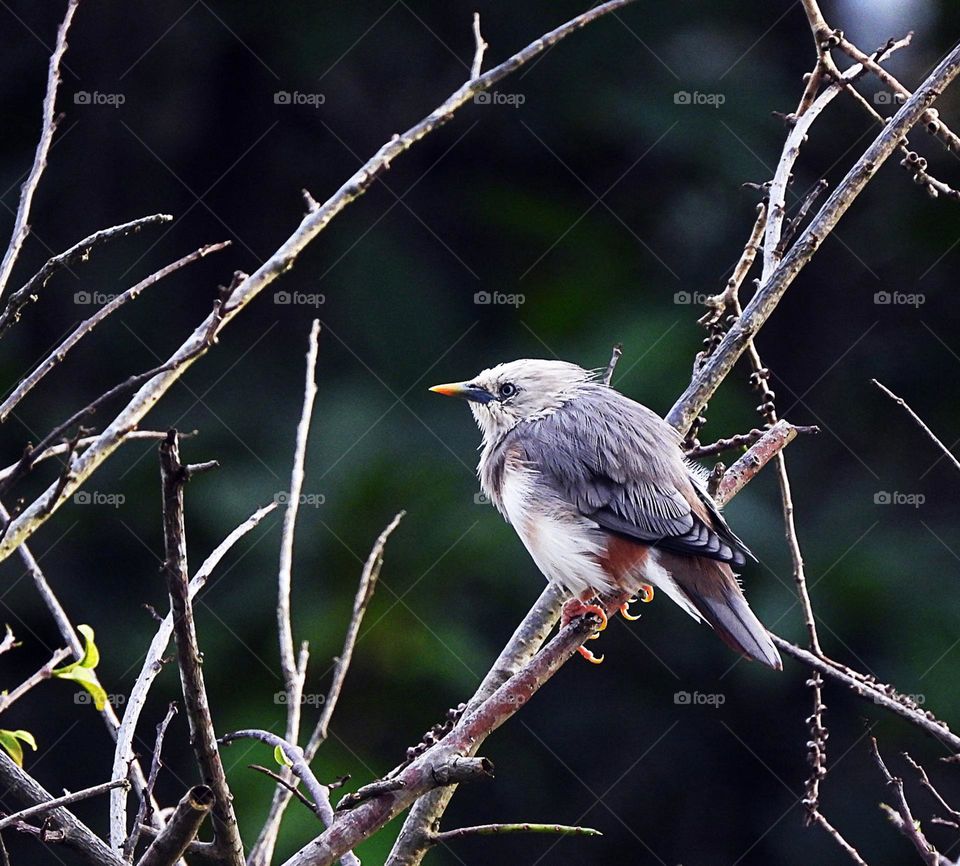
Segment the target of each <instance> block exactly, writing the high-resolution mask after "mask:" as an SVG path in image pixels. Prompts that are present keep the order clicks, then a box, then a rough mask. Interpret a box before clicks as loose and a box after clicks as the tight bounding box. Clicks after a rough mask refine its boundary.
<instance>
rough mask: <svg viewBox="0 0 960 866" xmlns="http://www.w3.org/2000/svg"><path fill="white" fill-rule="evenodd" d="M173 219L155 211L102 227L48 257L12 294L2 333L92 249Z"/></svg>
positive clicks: (2, 319) (2, 320)
mask: <svg viewBox="0 0 960 866" xmlns="http://www.w3.org/2000/svg"><path fill="white" fill-rule="evenodd" d="M171 220H173V217H172V216H171V215H170V214H164V213H158V214H153V216H146V217H140V219H136V220H131V221H130V222H128V223H123V224H121V225H116V226H112V227H111V228H108V229H100V231H97V232H94V233H93V234H92V235H90V236H89V237H85V238H84V239H83V240H82V241H80V242H78V243H76V244H74V245H73V246H72V247H70V249H68V250H65V251H64V252H62V253H59V254H57V255H55V256H52V257H51V258H49V259H47V261H46V262H45V263H44V265H43V267H42V268H40V270H39V271H37V272H36V273H35V274H34V275H33V276H32V277H30V279H29V280H27V281H26V282H25V283H24V284H23V286H21V287H20V288H19V289H17V290H16V291H15V292H14V293H13V294H12V295H10V298H9V300H8V301H7V306H6V307H5V308H4V310H3V312H2V313H0V335H2V334H3V333H4V331H6V330H7V329H8V328H9V327H11V326H12V325H15V324H16V323H17V322H18V321H19V320H20V311H21V310H22V309H23V308H24V307H25V306H26V305H27V304H29V303H31V302H32V301H35V300H36V299H37V294H36V293H37V292H39V291H40V289H42V288H43V287H44V286H45V285H46V284H47V283H48V282H49V281H50V278H51V277H52V276H53V275H54V274H56V273H57V272H58V271H61V270H63V269H64V268H69V267H70V265H72V264H74V262H77V261H84V262H85V261H86V260H87V259H88V258H89V257H90V252H91V250H94V249H96V248H97V247H100V246H103V245H104V244H106V243H108V242H110V241H112V240H113V239H114V238H122V237H126V236H127V235H130V234H134V233H136V232H139V231H140V229H142V228H143V227H144V226H150V225H158V224H160V223H167V222H170V221H171Z"/></svg>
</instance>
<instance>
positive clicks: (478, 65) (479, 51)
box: [470, 12, 490, 81]
mask: <svg viewBox="0 0 960 866" xmlns="http://www.w3.org/2000/svg"><path fill="white" fill-rule="evenodd" d="M473 42H474V46H475V47H474V51H473V63H472V64H471V66H470V80H471V81H473V80H474V79H475V78H479V77H480V70H481V69H482V68H483V55H484V53H485V52H486V50H487V49H488V48H489V47H490V46H489V45H488V44H487V43H486V42H485V41H484V39H483V36H482V35H481V33H480V13H479V12H474V13H473Z"/></svg>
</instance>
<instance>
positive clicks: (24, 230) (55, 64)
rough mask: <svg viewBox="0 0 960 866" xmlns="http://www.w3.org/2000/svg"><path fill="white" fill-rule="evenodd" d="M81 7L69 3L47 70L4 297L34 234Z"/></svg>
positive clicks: (4, 266)
mask: <svg viewBox="0 0 960 866" xmlns="http://www.w3.org/2000/svg"><path fill="white" fill-rule="evenodd" d="M77 4H78V0H69V2H68V3H67V11H66V13H65V14H64V16H63V21H62V22H60V28H59V29H58V30H57V43H56V45H55V46H54V48H53V51H52V53H51V54H50V65H49V67H48V68H47V92H46V95H45V96H44V98H43V125H42V127H41V129H40V140H39V141H38V142H37V150H36V152H35V153H34V156H33V165H32V166H31V168H30V174H29V175H28V176H27V179H26V181H25V182H24V184H23V186H22V187H21V188H20V204H19V205H18V207H17V216H16V219H15V220H14V223H13V234H12V235H11V237H10V245H9V246H8V247H7V251H6V253H4V256H3V261H0V295H2V294H3V292H4V290H5V289H6V287H7V283H8V282H9V281H10V275H11V274H12V273H13V266H14V265H15V264H16V262H17V257H18V256H19V255H20V249H21V247H22V246H23V242H24V241H25V240H26V238H27V234H28V233H29V231H30V225H29V220H30V207H31V205H32V204H33V196H34V193H35V192H36V191H37V186H38V185H39V183H40V177H41V176H42V175H43V171H44V169H45V168H46V167H47V154H48V153H49V152H50V145H51V144H52V142H53V133H54V132H55V131H56V128H57V117H56V115H55V114H54V111H55V110H56V102H57V90H58V89H59V87H60V61H61V60H62V59H63V55H64V52H66V50H67V31H68V30H69V29H70V24H71V22H72V21H73V15H74V13H75V12H76V11H77Z"/></svg>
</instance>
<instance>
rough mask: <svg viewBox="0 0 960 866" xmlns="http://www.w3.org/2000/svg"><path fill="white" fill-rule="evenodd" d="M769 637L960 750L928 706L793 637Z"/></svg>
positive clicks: (958, 741) (789, 652)
mask: <svg viewBox="0 0 960 866" xmlns="http://www.w3.org/2000/svg"><path fill="white" fill-rule="evenodd" d="M770 637H771V639H772V640H773V642H774V643H775V644H776V645H777V648H778V649H780V650H781V651H783V652H785V653H786V654H787V655H789V656H793V658H795V659H796V660H797V661H801V662H803V663H804V664H806V665H807V666H808V667H811V668H813V669H814V670H817V671H819V672H820V673H822V674H825V675H826V676H828V677H830V678H831V679H834V680H837V681H838V682H840V683H843V685H845V686H847V688H849V689H850V690H851V691H852V692H853V693H854V694H855V695H857V696H858V697H861V698H863V699H864V700H868V701H870V703H873V704H876V705H877V706H881V707H883V708H884V709H886V710H889V711H890V712H892V713H894V714H895V715H898V716H900V717H901V718H903V719H906V720H907V721H908V722H910V723H911V724H913V725H915V726H916V727H918V728H920V729H921V730H922V731H924V732H926V733H928V734H930V736H932V737H934V738H935V739H936V740H938V741H939V742H941V743H942V744H943V745H945V746H946V747H947V748H948V749H950V750H951V751H952V752H954V754H958V753H960V737H958V736H957V735H956V734H954V733H953V731H951V730H950V728H949V727H948V726H947V723H946V722H943V721H940V720H939V719H937V718H936V717H935V716H934V715H933V714H932V713H931V712H929V711H928V710H923V709H920V708H919V707H916V706H910V705H909V704H908V703H907V701H906V699H905V698H904V696H903V695H899V694H897V692H896V691H894V690H893V689H892V688H891V687H890V686H884V685H882V684H880V683H876V682H873V681H871V680H870V679H868V678H867V677H865V676H864V675H863V674H859V675H858V674H857V673H856V671H851V670H850V669H849V668H844V667H843V666H842V665H839V664H838V663H837V662H835V661H832V660H831V659H826V658H821V657H820V656H815V655H814V654H813V653H811V652H808V651H807V650H805V649H801V648H800V647H798V646H796V645H795V644H792V643H790V641H787V640H784V639H783V638H782V637H778V636H777V635H775V634H772V633H771V635H770Z"/></svg>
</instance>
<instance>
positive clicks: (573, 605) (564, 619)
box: [560, 598, 607, 665]
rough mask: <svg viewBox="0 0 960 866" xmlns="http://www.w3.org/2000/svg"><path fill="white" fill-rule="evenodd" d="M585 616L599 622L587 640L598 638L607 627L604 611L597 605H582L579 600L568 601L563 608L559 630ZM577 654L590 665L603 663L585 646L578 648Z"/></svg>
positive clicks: (600, 658) (600, 657)
mask: <svg viewBox="0 0 960 866" xmlns="http://www.w3.org/2000/svg"><path fill="white" fill-rule="evenodd" d="M586 614H592V615H593V616H596V617H598V618H599V620H600V625H598V626H597V630H596V631H595V632H594V633H593V634H592V635H590V637H588V638H587V640H595V639H596V638H598V637H600V632H602V631H603V630H604V629H605V628H606V627H607V614H606V611H604V609H603V608H602V607H600V605H598V604H584V603H583V602H582V601H580V599H579V598H572V599H570V601H568V602H567V603H566V604H565V605H564V606H563V613H562V615H561V618H560V625H561V628H562V627H563V626H565V625H567V624H568V623H571V622H573V620H575V619H577V618H578V617H581V616H585V615H586ZM577 652H578V653H580V655H582V656H583V657H584V658H585V659H586V660H587V661H588V662H590V664H593V665H598V664H600V663H601V662H602V661H603V656H595V655H594V654H593V653H592V652H590V650H588V649H587V648H586V647H585V646H582V647H579V648H578V649H577Z"/></svg>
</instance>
